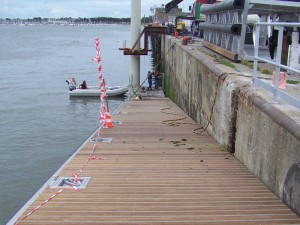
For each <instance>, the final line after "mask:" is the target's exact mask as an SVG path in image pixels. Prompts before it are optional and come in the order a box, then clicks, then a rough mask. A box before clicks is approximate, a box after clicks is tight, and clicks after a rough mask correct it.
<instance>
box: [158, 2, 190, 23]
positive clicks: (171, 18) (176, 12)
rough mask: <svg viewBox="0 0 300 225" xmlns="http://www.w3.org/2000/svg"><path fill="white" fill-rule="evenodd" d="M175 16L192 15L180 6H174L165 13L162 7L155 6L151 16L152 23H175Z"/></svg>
mask: <svg viewBox="0 0 300 225" xmlns="http://www.w3.org/2000/svg"><path fill="white" fill-rule="evenodd" d="M177 16H192V14H191V12H182V8H178V6H177V7H175V8H173V9H171V11H170V12H169V13H168V14H167V13H166V11H165V8H164V7H160V8H156V9H155V14H154V16H153V21H154V23H160V24H167V23H172V24H175V19H176V17H177Z"/></svg>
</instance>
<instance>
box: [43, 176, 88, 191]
mask: <svg viewBox="0 0 300 225" xmlns="http://www.w3.org/2000/svg"><path fill="white" fill-rule="evenodd" d="M90 180H91V177H78V181H75V180H74V177H58V178H57V179H56V180H54V181H53V182H52V183H51V184H50V185H49V188H81V189H83V188H86V187H87V185H88V183H89V182H90Z"/></svg>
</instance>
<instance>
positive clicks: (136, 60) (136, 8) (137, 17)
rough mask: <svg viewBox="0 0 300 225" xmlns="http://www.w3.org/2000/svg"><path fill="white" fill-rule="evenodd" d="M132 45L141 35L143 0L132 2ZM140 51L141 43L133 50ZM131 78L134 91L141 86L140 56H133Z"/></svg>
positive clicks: (133, 0)
mask: <svg viewBox="0 0 300 225" xmlns="http://www.w3.org/2000/svg"><path fill="white" fill-rule="evenodd" d="M130 30H131V45H133V44H134V43H135V42H136V40H138V38H139V35H140V33H141V0H131V26H130ZM139 49H140V42H138V43H137V45H136V46H135V48H134V49H133V50H139ZM130 57H131V58H130V60H131V67H130V71H131V76H132V78H133V79H132V86H133V89H135V88H137V87H138V86H139V85H140V56H139V55H131V56H130Z"/></svg>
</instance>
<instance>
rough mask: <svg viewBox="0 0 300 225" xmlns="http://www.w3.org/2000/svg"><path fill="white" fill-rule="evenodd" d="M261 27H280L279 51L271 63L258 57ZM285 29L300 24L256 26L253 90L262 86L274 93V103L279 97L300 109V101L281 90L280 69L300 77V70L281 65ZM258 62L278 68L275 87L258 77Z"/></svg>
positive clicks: (260, 24)
mask: <svg viewBox="0 0 300 225" xmlns="http://www.w3.org/2000/svg"><path fill="white" fill-rule="evenodd" d="M261 26H271V27H274V26H278V27H279V33H278V41H277V51H276V60H275V62H274V61H270V60H267V59H264V58H261V57H259V56H258V50H259V33H260V27H261ZM284 27H300V23H286V22H285V23H284V22H282V23H281V22H271V23H266V22H259V23H256V24H255V25H254V33H255V36H254V40H253V41H254V67H253V74H252V81H253V83H252V88H253V89H255V88H256V87H257V85H260V86H261V87H262V88H264V89H266V90H268V91H270V92H273V102H274V103H275V102H278V97H280V98H282V99H284V100H286V101H288V102H289V103H290V104H292V105H293V106H295V107H297V108H299V109H300V101H299V100H298V99H296V98H294V97H293V96H291V95H289V94H287V93H285V92H283V91H281V90H279V88H278V87H279V75H280V68H283V69H286V70H289V71H293V72H295V73H297V74H299V75H300V70H297V69H295V68H291V67H288V66H285V65H282V64H281V53H282V41H283V29H284ZM258 60H259V61H263V62H266V63H269V64H272V65H274V66H275V68H276V75H275V82H274V86H273V85H270V84H268V83H266V82H264V81H261V80H260V79H258V77H257V66H258Z"/></svg>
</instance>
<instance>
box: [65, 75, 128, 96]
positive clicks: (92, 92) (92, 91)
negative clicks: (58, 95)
mask: <svg viewBox="0 0 300 225" xmlns="http://www.w3.org/2000/svg"><path fill="white" fill-rule="evenodd" d="M66 82H67V83H68V85H69V95H70V97H100V87H98V86H88V87H87V88H85V89H82V88H81V87H80V86H77V84H76V80H75V79H74V78H70V79H68V80H66ZM127 91H128V85H127V84H126V85H119V86H108V87H106V94H107V96H108V97H114V96H122V95H125V94H126V92H127Z"/></svg>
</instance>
